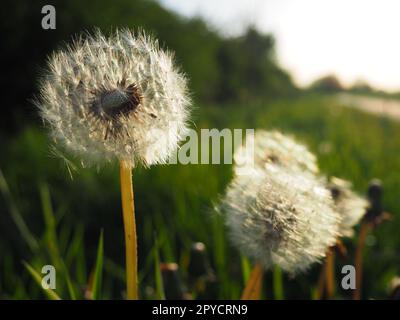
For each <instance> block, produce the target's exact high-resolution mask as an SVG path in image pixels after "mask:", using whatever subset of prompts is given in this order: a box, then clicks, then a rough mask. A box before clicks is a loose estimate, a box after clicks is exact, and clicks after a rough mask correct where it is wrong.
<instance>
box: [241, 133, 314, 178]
mask: <svg viewBox="0 0 400 320" xmlns="http://www.w3.org/2000/svg"><path fill="white" fill-rule="evenodd" d="M250 139H254V167H255V168H265V167H267V166H269V165H271V164H276V165H279V166H282V167H285V168H286V169H289V170H292V171H304V172H309V173H311V174H318V172H319V170H318V165H317V159H316V157H315V155H314V154H313V153H311V152H310V151H309V150H308V148H307V147H306V146H304V145H303V144H301V143H299V142H297V141H296V140H295V139H294V138H292V137H290V136H288V135H284V134H282V133H280V132H279V131H265V130H257V131H256V132H255V134H254V135H249V136H247V137H246V143H245V145H243V146H241V147H239V148H238V149H237V150H236V152H235V155H234V159H235V163H236V164H239V163H243V162H244V163H246V164H252V161H251V160H252V159H251V158H250V157H253V154H249V152H248V150H247V149H246V148H247V145H248V143H250V141H251V140H250ZM236 168H237V169H240V166H236Z"/></svg>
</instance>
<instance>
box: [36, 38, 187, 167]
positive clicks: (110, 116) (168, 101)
mask: <svg viewBox="0 0 400 320" xmlns="http://www.w3.org/2000/svg"><path fill="white" fill-rule="evenodd" d="M37 105H38V107H39V109H40V112H41V115H42V117H43V119H44V120H45V122H46V123H47V124H48V125H49V126H50V129H51V134H52V137H53V138H54V140H55V141H56V142H60V143H62V144H63V145H64V146H65V147H66V148H67V149H69V150H71V151H72V152H73V153H75V154H76V155H78V156H79V157H81V158H82V159H83V160H84V161H86V162H89V163H99V162H104V161H110V160H112V159H115V158H117V159H119V160H125V161H127V162H128V163H130V164H132V165H134V164H135V163H137V162H141V163H143V164H144V165H145V166H148V165H152V164H156V163H165V162H166V161H167V159H168V158H169V156H170V155H171V154H172V153H173V152H174V151H175V150H176V148H177V146H178V142H179V141H180V140H182V139H183V138H184V137H185V135H186V130H187V122H188V119H189V106H190V99H189V98H188V94H187V84H186V79H185V76H184V75H183V74H182V73H180V72H179V71H178V70H177V69H176V68H175V66H174V65H173V59H172V55H171V54H170V53H169V52H165V51H162V50H161V49H160V48H159V46H158V43H157V41H155V40H153V39H152V38H150V37H149V36H147V35H145V34H144V33H143V32H139V33H138V34H133V32H131V31H129V30H122V31H116V32H114V33H113V34H112V35H111V36H110V37H108V38H106V37H105V36H103V35H102V34H101V33H100V32H99V31H97V32H96V33H95V35H94V36H87V37H85V38H80V39H79V40H77V41H76V42H74V43H73V45H71V46H69V47H68V48H66V50H64V51H58V52H56V53H54V54H53V55H52V56H51V58H50V59H49V62H48V71H47V72H46V73H45V75H44V77H43V80H42V84H41V91H40V98H39V99H38V101H37Z"/></svg>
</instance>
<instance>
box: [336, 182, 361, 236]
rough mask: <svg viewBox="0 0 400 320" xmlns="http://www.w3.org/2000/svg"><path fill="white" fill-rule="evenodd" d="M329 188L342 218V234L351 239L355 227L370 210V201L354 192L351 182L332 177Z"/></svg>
mask: <svg viewBox="0 0 400 320" xmlns="http://www.w3.org/2000/svg"><path fill="white" fill-rule="evenodd" d="M328 188H329V189H330V190H331V193H332V197H333V200H334V203H335V209H336V211H337V212H339V213H340V214H341V216H342V222H341V224H340V232H341V234H342V235H343V236H346V237H351V236H352V235H353V233H354V230H353V228H354V226H355V225H356V224H358V223H359V222H360V221H361V219H362V217H363V216H364V215H365V212H366V210H367V208H368V201H367V200H366V199H364V198H362V197H361V196H359V195H358V194H356V193H355V192H354V191H353V190H352V184H351V182H349V181H346V180H343V179H339V178H336V177H331V178H330V180H329V184H328Z"/></svg>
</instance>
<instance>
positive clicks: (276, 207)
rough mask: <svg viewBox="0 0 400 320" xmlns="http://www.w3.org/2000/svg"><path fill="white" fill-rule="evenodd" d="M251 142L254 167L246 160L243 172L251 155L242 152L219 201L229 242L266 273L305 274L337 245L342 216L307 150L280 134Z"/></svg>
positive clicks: (258, 136) (261, 133) (267, 134)
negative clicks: (241, 163)
mask: <svg viewBox="0 0 400 320" xmlns="http://www.w3.org/2000/svg"><path fill="white" fill-rule="evenodd" d="M252 138H253V137H248V139H249V140H247V139H246V144H247V143H248V142H249V141H250V142H251V141H252V140H251V139H252ZM253 141H254V165H253V164H252V163H251V161H247V165H248V166H250V167H251V168H250V170H247V171H242V172H241V173H239V170H241V169H243V168H238V166H239V161H243V158H246V157H248V156H249V154H248V153H246V152H247V150H246V149H245V147H241V148H239V149H238V150H237V152H236V153H235V175H234V178H233V180H232V182H231V183H230V184H229V186H228V188H227V190H226V194H225V196H224V197H223V199H222V201H221V206H220V210H221V211H222V212H223V214H224V217H225V221H226V225H227V227H228V229H229V233H230V237H231V240H232V242H233V244H234V245H236V246H237V247H238V248H239V249H240V250H241V252H242V253H243V254H245V255H247V256H249V257H250V258H251V259H252V260H254V261H256V262H259V263H261V264H262V265H263V266H264V267H265V268H266V269H268V268H270V267H271V266H272V265H278V266H280V267H281V268H282V269H283V270H285V271H288V272H290V273H297V272H300V271H304V270H306V269H307V268H308V267H309V266H310V265H311V264H312V263H314V262H318V261H320V260H321V259H322V258H323V257H325V255H326V252H327V251H328V249H329V248H330V247H332V246H334V245H335V243H336V241H337V239H338V237H340V236H341V232H340V224H341V221H342V215H341V214H340V213H339V212H338V210H336V207H335V202H334V200H333V197H332V194H331V191H330V190H329V189H328V188H327V186H326V179H325V178H323V177H322V176H320V175H319V170H318V165H317V159H316V157H315V156H314V154H312V153H311V152H310V151H309V150H308V148H307V147H306V146H304V145H302V144H299V143H298V142H296V140H294V139H293V138H292V137H290V136H286V135H283V134H282V133H280V132H278V131H263V130H261V131H256V133H255V135H254V140H253ZM250 156H251V155H250ZM245 163H246V161H245ZM245 166H246V165H245ZM245 169H246V168H245ZM243 172H246V173H247V174H243Z"/></svg>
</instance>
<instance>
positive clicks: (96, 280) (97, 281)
mask: <svg viewBox="0 0 400 320" xmlns="http://www.w3.org/2000/svg"><path fill="white" fill-rule="evenodd" d="M103 261H104V246H103V230H101V233H100V239H99V245H98V247H97V258H96V266H95V269H94V274H93V285H92V298H93V300H98V299H100V290H101V280H102V277H103Z"/></svg>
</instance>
